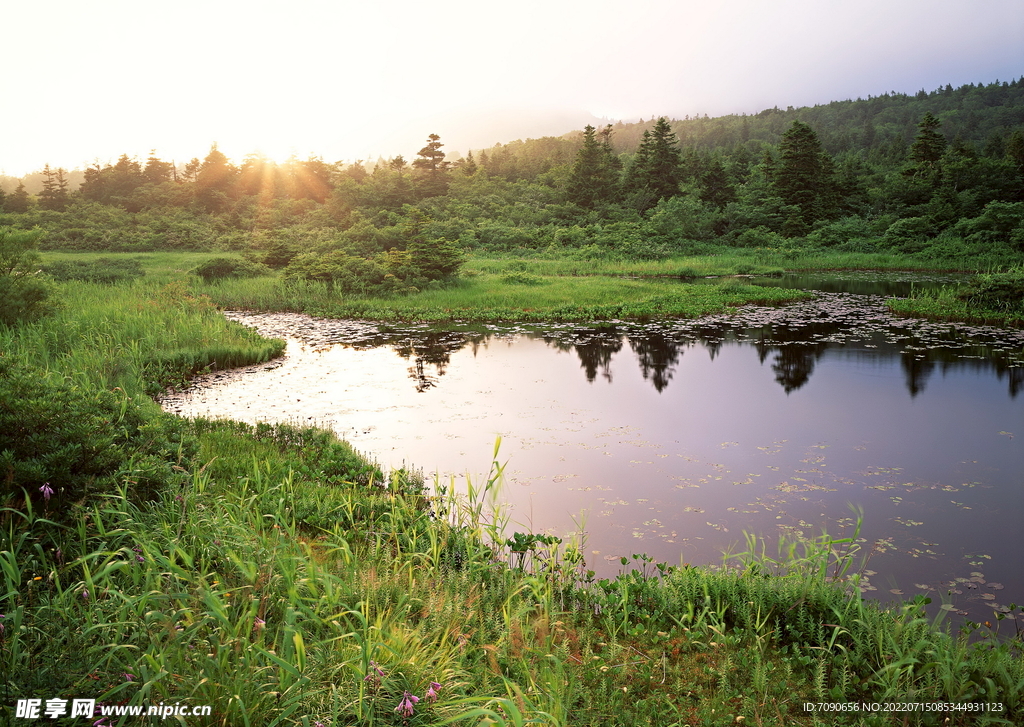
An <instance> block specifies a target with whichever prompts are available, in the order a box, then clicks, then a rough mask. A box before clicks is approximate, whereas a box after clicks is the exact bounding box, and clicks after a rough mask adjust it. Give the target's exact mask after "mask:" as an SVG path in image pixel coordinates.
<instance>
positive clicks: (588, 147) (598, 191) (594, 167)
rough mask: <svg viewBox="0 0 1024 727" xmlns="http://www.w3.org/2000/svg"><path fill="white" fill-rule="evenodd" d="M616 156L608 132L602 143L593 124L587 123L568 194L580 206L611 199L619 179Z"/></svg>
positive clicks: (568, 186)
mask: <svg viewBox="0 0 1024 727" xmlns="http://www.w3.org/2000/svg"><path fill="white" fill-rule="evenodd" d="M608 131H609V132H610V129H608ZM613 159H614V155H613V154H612V152H611V144H610V141H609V140H608V134H605V141H604V142H599V141H598V140H597V134H596V131H595V129H594V127H593V126H590V125H589V124H588V125H587V127H586V128H585V129H584V130H583V146H582V147H581V148H580V150H579V151H578V152H577V153H576V161H575V163H574V164H573V166H572V171H571V172H570V174H569V180H568V182H567V184H566V189H565V194H566V197H567V198H568V199H569V200H570V201H571V202H575V203H576V204H578V205H579V206H581V207H594V206H596V205H598V204H600V203H602V202H610V201H612V199H613V198H614V196H615V191H616V185H617V178H618V172H617V170H616V169H615V163H614V162H613V161H612V160H613ZM615 161H617V160H615Z"/></svg>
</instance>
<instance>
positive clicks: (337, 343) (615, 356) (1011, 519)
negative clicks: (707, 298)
mask: <svg viewBox="0 0 1024 727" xmlns="http://www.w3.org/2000/svg"><path fill="white" fill-rule="evenodd" d="M228 316H229V317H230V318H232V319H234V320H238V321H241V322H243V323H245V324H246V325H252V326H255V327H257V328H258V329H259V330H260V331H261V332H262V333H264V334H266V335H270V336H276V337H283V338H286V339H287V340H288V349H287V355H286V357H284V358H283V359H281V360H278V361H275V362H271V363H269V364H266V365H263V366H256V367H250V368H247V369H244V370H241V371H232V372H221V373H218V374H213V375H211V376H208V377H205V378H203V379H201V380H199V381H197V382H196V385H195V386H194V387H193V388H191V389H190V390H189V391H187V392H182V393H178V394H169V395H168V396H166V397H165V398H164V399H163V404H164V406H165V408H167V409H168V410H170V411H174V412H177V413H179V414H182V415H186V416H223V417H231V418H234V419H239V420H242V421H249V422H255V421H290V422H297V423H312V424H318V425H323V426H328V427H331V428H333V429H334V430H335V431H336V432H337V433H338V434H339V435H340V436H342V437H343V438H345V439H347V440H348V441H349V442H350V443H351V444H353V446H355V447H356V448H357V449H359V450H360V451H362V452H364V453H366V454H368V455H369V456H371V457H372V458H374V459H376V460H377V461H378V462H379V463H380V464H381V465H384V466H386V467H400V466H403V465H411V466H415V467H422V468H423V469H424V470H425V471H426V474H427V476H428V479H430V478H431V475H433V474H435V473H436V474H437V475H438V476H440V477H441V478H443V479H444V480H445V481H447V480H448V478H455V480H456V486H461V485H462V482H463V480H462V478H463V477H464V476H465V474H466V473H467V472H468V473H470V475H471V476H472V477H473V478H474V482H478V481H482V480H483V479H484V476H485V474H486V472H487V470H488V468H489V465H490V462H491V454H492V452H493V448H494V443H495V439H496V437H498V436H500V437H501V438H502V441H501V450H500V454H499V460H501V461H503V462H506V461H507V468H506V470H505V475H506V482H505V487H504V490H503V492H502V496H501V497H502V500H503V501H504V502H505V503H507V504H508V506H509V507H510V508H511V510H510V515H511V519H512V524H511V525H510V526H509V528H508V533H507V534H508V535H509V536H510V535H511V534H512V532H514V531H517V530H518V531H523V532H525V531H532V532H545V533H550V534H555V535H558V536H561V537H567V535H568V534H569V533H571V532H575V531H579V530H580V529H582V530H583V531H585V533H586V538H587V540H586V548H585V550H584V553H585V555H586V557H587V563H588V567H590V568H592V569H593V570H595V571H597V573H598V574H599V575H600V576H602V577H604V576H613V575H615V574H616V573H617V572H618V571H619V570H620V569H621V567H622V566H621V564H620V558H621V557H623V556H626V557H631V556H633V555H634V554H640V553H646V554H649V555H650V556H653V557H654V558H655V559H657V560H661V561H667V562H669V563H679V562H689V563H693V564H707V563H719V562H721V559H722V553H723V551H733V552H735V551H737V550H742V549H743V548H744V545H745V543H744V533H745V532H751V533H756V534H757V535H759V536H762V537H764V538H765V539H766V540H767V541H768V542H769V544H770V545H771V546H774V543H775V542H776V541H777V539H778V537H779V536H780V535H785V534H795V533H802V534H804V535H806V536H814V535H818V534H820V533H821V531H822V529H823V528H824V529H827V531H828V532H829V533H830V534H832V535H834V536H837V537H838V536H843V535H847V534H849V533H851V532H852V528H853V523H854V522H855V519H856V516H855V513H854V511H853V510H857V509H859V510H860V511H862V512H863V513H864V527H863V530H862V533H861V537H862V538H863V541H862V543H861V545H862V548H863V550H862V552H863V554H864V555H866V556H868V561H867V563H866V566H865V570H864V573H865V578H864V580H863V581H862V584H861V585H862V588H863V589H864V590H865V592H866V593H868V594H870V595H871V596H875V597H879V598H883V599H896V598H909V597H911V596H913V595H915V594H918V593H923V594H926V595H928V596H930V597H932V598H933V599H934V601H935V607H937V606H938V605H939V604H940V603H945V609H946V610H949V611H952V612H953V613H955V614H960V615H961V616H965V617H969V618H972V619H974V620H977V621H983V620H986V619H991V618H992V613H993V610H1000V609H1002V610H1004V611H1005V610H1006V606H1008V605H1009V604H1010V603H1013V602H1015V603H1018V604H1020V603H1022V602H1024V572H1022V570H1021V568H1020V567H1019V565H1018V564H1017V561H1016V559H1017V557H1018V556H1019V554H1020V553H1021V552H1022V550H1024V527H1022V523H1024V446H1022V441H1024V396H1022V393H1021V392H1022V390H1024V331H1006V330H1000V329H995V328H988V327H983V326H969V325H963V324H949V323H931V322H925V321H916V320H909V319H901V318H896V317H894V316H892V315H890V314H889V313H888V311H887V309H886V308H885V306H884V299H883V298H881V297H878V296H873V295H863V294H853V293H843V292H820V293H819V294H818V295H817V296H816V298H815V299H814V300H813V301H809V302H805V303H800V304H797V305H793V306H787V307H783V308H760V307H746V308H742V309H739V310H738V311H737V312H736V313H735V314H734V315H720V316H713V317H709V318H703V319H700V320H697V321H668V322H660V323H656V324H630V323H624V322H613V323H610V324H606V325H603V326H600V327H588V326H580V325H575V324H573V325H570V324H566V325H554V326H545V327H543V328H538V327H525V326H499V325H493V326H483V327H481V326H475V327H461V328H460V327H455V328H453V327H449V328H446V329H444V330H439V329H436V328H432V327H429V326H426V325H398V326H396V325H391V326H384V325H377V324H370V323H366V322H358V321H337V320H316V319H313V318H310V317H308V316H302V315H297V314H249V313H228ZM851 508H852V509H851ZM770 552H774V550H770Z"/></svg>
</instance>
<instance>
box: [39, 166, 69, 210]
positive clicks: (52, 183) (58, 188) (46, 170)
mask: <svg viewBox="0 0 1024 727" xmlns="http://www.w3.org/2000/svg"><path fill="white" fill-rule="evenodd" d="M66 174H67V171H66V170H64V169H62V168H59V167H58V168H57V169H50V165H49V164H47V165H46V166H45V167H43V191H42V192H40V193H39V206H40V207H42V208H43V209H47V210H62V209H64V208H65V207H66V206H67V204H68V180H67V177H66V176H65V175H66Z"/></svg>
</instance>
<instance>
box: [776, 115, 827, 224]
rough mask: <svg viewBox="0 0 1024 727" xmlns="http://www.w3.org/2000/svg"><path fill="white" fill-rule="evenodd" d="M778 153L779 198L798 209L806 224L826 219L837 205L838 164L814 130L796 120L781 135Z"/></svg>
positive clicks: (777, 185)
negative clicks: (836, 171)
mask: <svg viewBox="0 0 1024 727" xmlns="http://www.w3.org/2000/svg"><path fill="white" fill-rule="evenodd" d="M779 151H780V157H781V158H780V159H779V162H778V166H777V167H776V169H775V170H774V174H773V180H772V181H773V183H774V185H775V191H776V192H777V193H778V195H779V197H781V198H782V200H783V201H784V202H785V203H786V204H790V205H794V206H796V207H798V208H799V210H800V219H801V221H802V222H803V223H804V224H810V223H811V222H813V221H814V220H819V219H822V218H824V217H827V216H828V215H829V214H830V213H831V212H832V209H833V208H834V206H835V195H836V190H835V180H834V169H835V164H834V163H833V161H832V158H831V157H830V156H828V155H827V154H826V153H825V152H824V151H823V150H822V148H821V142H819V141H818V135H817V134H815V133H814V129H812V128H811V127H810V126H808V125H807V124H805V123H803V122H802V121H794V122H793V125H792V126H790V127H789V129H788V130H787V131H786V133H785V134H783V135H782V143H781V144H779Z"/></svg>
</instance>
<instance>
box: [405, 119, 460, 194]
mask: <svg viewBox="0 0 1024 727" xmlns="http://www.w3.org/2000/svg"><path fill="white" fill-rule="evenodd" d="M442 146H444V144H442V143H441V137H440V136H438V135H437V134H431V135H430V136H428V137H427V145H426V146H425V147H423V148H422V149H420V150H419V151H418V152H416V156H417V157H418V158H417V159H413V162H412V166H413V169H416V170H417V171H418V175H417V183H418V184H417V186H418V191H419V195H420V197H438V196H440V195H442V194H444V193H446V192H447V191H448V170H449V169H450V168H451V166H452V165H451V162H446V161H445V160H444V157H445V154H444V152H443V151H441V147H442Z"/></svg>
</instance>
